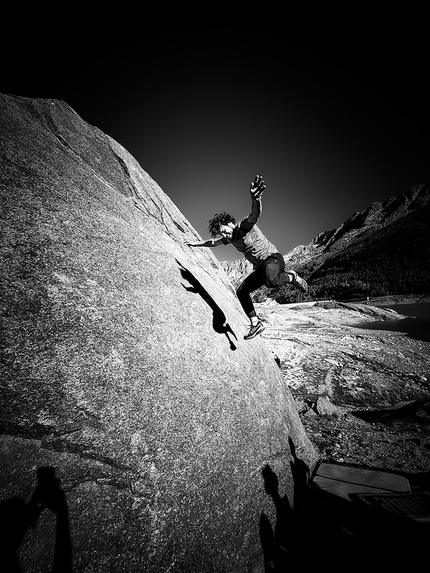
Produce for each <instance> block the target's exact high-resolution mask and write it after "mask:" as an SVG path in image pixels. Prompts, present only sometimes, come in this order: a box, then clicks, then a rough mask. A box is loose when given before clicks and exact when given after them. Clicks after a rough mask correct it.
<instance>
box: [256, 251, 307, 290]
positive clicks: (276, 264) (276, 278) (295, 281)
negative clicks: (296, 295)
mask: <svg viewBox="0 0 430 573" xmlns="http://www.w3.org/2000/svg"><path fill="white" fill-rule="evenodd" d="M264 269H265V285H266V286H267V287H269V288H274V287H279V286H282V285H286V284H292V285H293V286H294V287H296V288H298V289H300V290H301V291H303V292H307V290H308V284H307V282H306V281H305V279H303V278H302V277H299V275H298V274H297V273H296V271H285V262H284V257H283V256H282V255H281V254H279V253H277V254H275V255H272V256H271V257H269V258H268V259H267V261H266V262H265V264H264Z"/></svg>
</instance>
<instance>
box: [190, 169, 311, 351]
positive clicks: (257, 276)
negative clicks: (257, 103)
mask: <svg viewBox="0 0 430 573" xmlns="http://www.w3.org/2000/svg"><path fill="white" fill-rule="evenodd" d="M265 189H266V184H265V183H264V180H263V178H262V177H261V175H257V176H256V177H255V180H254V181H253V182H252V183H251V186H250V194H251V200H252V210H251V214H250V215H249V216H248V217H244V218H243V219H241V220H240V221H239V222H238V223H236V220H235V218H234V217H232V216H231V215H229V214H228V213H217V214H216V215H214V217H212V219H210V220H209V226H208V231H209V233H210V235H211V236H212V237H213V238H212V239H208V240H207V241H203V242H201V243H187V245H188V246H190V247H218V246H220V245H229V244H231V245H233V246H234V247H235V248H236V249H237V250H238V251H239V252H241V253H243V255H244V256H245V258H246V259H247V260H248V261H249V262H250V263H252V265H253V267H254V268H253V271H252V272H251V274H250V275H248V276H247V277H246V278H245V280H244V281H243V282H242V284H241V285H240V286H239V288H238V289H237V293H236V294H237V297H238V299H239V301H240V303H241V305H242V308H243V310H244V311H245V313H246V315H247V316H248V317H249V319H250V322H251V326H250V330H249V332H248V334H246V335H245V336H244V338H245V340H249V339H250V338H254V336H256V335H257V334H260V333H261V332H262V331H263V330H264V325H263V323H262V322H261V320H260V319H259V318H258V316H257V314H256V312H255V308H254V304H253V302H252V300H251V296H250V294H251V293H252V292H253V291H255V290H257V289H258V288H260V287H261V286H263V285H266V286H267V287H269V288H275V287H279V286H282V285H285V284H292V285H293V286H294V287H297V288H299V289H301V290H302V291H304V292H306V291H307V290H308V285H307V283H306V281H305V280H304V279H303V278H301V277H300V276H299V275H298V274H297V273H296V272H295V271H292V270H289V271H285V262H284V257H283V256H282V255H281V254H280V253H279V252H278V250H277V248H276V247H275V246H274V245H273V244H272V243H271V242H270V241H268V240H267V239H266V237H265V236H264V235H263V233H262V232H261V231H260V229H259V228H258V226H257V221H258V219H259V218H260V215H261V212H262V204H261V196H262V194H263V192H264V190H265ZM217 235H221V237H220V238H218V239H217V238H215V237H216V236H217Z"/></svg>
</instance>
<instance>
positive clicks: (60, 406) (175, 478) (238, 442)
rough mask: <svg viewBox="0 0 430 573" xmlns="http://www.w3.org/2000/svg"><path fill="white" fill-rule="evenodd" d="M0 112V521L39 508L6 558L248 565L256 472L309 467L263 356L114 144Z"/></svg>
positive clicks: (59, 120) (6, 104)
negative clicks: (294, 457)
mask: <svg viewBox="0 0 430 573" xmlns="http://www.w3.org/2000/svg"><path fill="white" fill-rule="evenodd" d="M0 106H1V108H0V153H1V168H0V169H1V180H0V185H1V187H0V188H1V200H2V240H1V253H2V268H1V273H0V281H1V311H2V348H1V353H2V354H1V370H2V376H1V379H2V385H1V403H2V411H1V437H0V455H1V464H2V468H3V471H2V476H1V478H0V480H1V499H0V501H1V502H2V505H1V515H0V518H1V519H3V522H4V521H5V519H6V518H5V516H7V515H9V514H8V513H7V511H6V509H7V508H8V507H9V508H10V504H11V503H12V501H13V500H15V502H16V503H18V502H19V504H21V505H20V507H21V509H22V511H21V513H19V512H18V513H17V512H15V514H14V515H15V517H14V519H15V522H17V521H19V516H20V515H21V516H23V515H24V513H25V512H24V510H23V507H24V503H27V502H29V500H30V498H31V496H32V495H33V494H34V495H33V498H32V501H31V502H30V504H29V505H28V506H27V508H26V511H27V513H28V512H30V511H32V510H33V509H34V507H35V506H37V503H38V502H40V503H39V505H38V506H37V507H38V509H39V510H40V509H43V508H45V509H43V511H42V513H41V514H40V518H39V520H38V522H37V526H36V527H35V529H33V530H28V531H27V532H26V533H25V535H24V534H22V535H21V536H20V535H18V534H17V536H16V537H15V538H14V542H16V544H17V545H19V544H20V543H21V546H20V550H19V551H18V552H17V554H16V556H15V555H14V553H13V547H12V546H10V547H9V548H6V550H5V551H8V550H9V559H10V561H11V562H12V561H14V560H15V559H16V560H17V561H18V563H19V564H20V566H21V568H22V570H23V571H26V572H31V571H39V570H51V569H50V568H52V560H53V559H54V553H55V555H56V558H58V546H59V544H60V541H62V543H63V547H68V548H69V551H65V552H63V554H62V555H63V559H65V557H64V555H66V556H67V555H69V558H68V561H67V563H65V564H63V568H62V569H61V570H62V571H67V570H72V569H73V571H115V572H121V571H126V572H127V573H131V572H134V571H136V572H137V571H139V572H140V573H142V572H145V571H148V572H149V571H159V572H162V571H170V572H176V571H187V572H189V571H200V572H204V571H217V572H223V571H235V572H239V571H247V570H249V569H250V568H251V570H256V569H255V568H257V569H258V567H259V564H260V563H262V551H261V544H260V538H259V519H260V515H261V512H263V511H264V513H265V514H266V516H268V518H269V519H270V520H272V522H273V525H274V520H275V518H276V512H275V508H274V507H273V504H272V503H271V500H270V499H269V498H268V496H267V494H266V493H265V491H264V485H263V479H262V476H261V469H262V468H263V467H264V466H265V465H266V464H269V465H270V467H271V468H272V470H273V471H274V472H276V473H277V475H278V478H279V483H280V493H281V494H282V495H287V496H288V497H289V498H290V499H292V497H293V493H294V492H293V490H294V483H293V478H292V475H291V470H290V461H291V447H290V445H291V443H294V447H295V450H296V451H297V452H299V453H300V457H301V459H302V460H303V461H304V462H305V463H306V464H307V465H308V466H309V467H310V466H312V465H313V464H314V462H315V460H316V454H315V450H314V449H313V447H312V445H311V444H310V442H309V440H308V438H307V436H306V434H305V432H304V429H303V426H302V425H301V423H300V420H299V417H298V414H297V411H296V408H295V406H294V402H293V400H292V397H291V394H290V392H289V390H288V388H287V386H286V384H285V383H284V381H283V379H282V376H281V373H280V371H279V368H278V366H277V365H276V363H275V361H274V360H273V356H272V355H271V353H270V352H269V351H268V349H267V348H266V347H265V344H264V342H262V340H261V339H260V340H252V341H249V342H245V341H244V340H243V335H244V334H245V332H246V327H247V324H246V319H245V317H244V316H243V313H242V311H241V308H240V306H239V304H238V301H237V299H236V297H235V295H234V291H233V288H232V286H231V283H230V282H229V280H228V279H227V277H226V275H225V273H224V271H223V270H222V269H221V268H220V267H219V265H218V263H217V262H216V259H215V258H214V257H213V255H212V254H211V253H210V251H209V250H198V249H190V248H189V247H187V246H186V245H185V243H186V242H187V241H193V240H196V239H200V238H199V236H198V235H197V233H196V232H195V231H194V229H193V228H192V227H191V225H190V224H189V223H188V221H187V220H186V219H185V218H184V217H183V216H182V214H181V213H180V212H179V211H178V209H177V208H176V207H175V205H173V203H172V202H171V201H170V200H169V198H168V197H167V196H166V195H165V194H164V193H163V191H162V190H161V189H160V188H159V187H158V185H157V184H156V183H155V182H154V181H153V180H152V179H151V178H150V177H149V176H148V174H147V173H145V172H144V171H143V170H142V168H141V167H140V166H139V164H138V163H137V162H136V160H135V159H134V158H133V157H132V156H131V155H130V154H129V153H128V152H127V151H126V150H125V149H124V148H123V147H121V146H120V145H119V144H118V143H117V142H115V141H114V140H112V139H111V138H110V137H108V136H107V135H105V134H104V133H102V132H101V131H100V130H99V129H97V128H95V127H92V126H90V125H89V124H87V123H86V122H85V121H83V120H82V119H81V118H80V117H79V116H78V115H77V114H76V113H75V112H74V111H73V110H72V109H71V108H70V107H69V106H68V105H67V104H65V103H63V102H60V101H55V100H31V99H27V98H20V97H14V96H5V95H1V96H0ZM40 468H45V469H42V470H41V469H40ZM54 472H55V477H54V475H53V474H54ZM58 479H59V480H60V481H59V482H58V481H56V480H58ZM37 484H38V487H37V488H36V485H37ZM32 508H33V509H32ZM66 510H68V511H66ZM17 516H18V517H17ZM33 517H34V515H33ZM23 519H24V518H23ZM15 522H14V523H15ZM24 522H25V520H24V521H23V523H24ZM56 523H57V529H56V527H55V524H56ZM3 525H5V523H3ZM18 525H19V526H20V527H23V525H22V523H20V524H18ZM5 527H6V529H7V528H8V523H7V522H6V525H5ZM25 529H26V528H25V527H24V528H23V531H25ZM12 534H13V531H12V533H11V535H12ZM60 534H61V535H60ZM60 537H61V539H60ZM55 542H56V543H57V546H56V547H57V549H54V545H55ZM60 545H61V544H60ZM71 562H73V567H71Z"/></svg>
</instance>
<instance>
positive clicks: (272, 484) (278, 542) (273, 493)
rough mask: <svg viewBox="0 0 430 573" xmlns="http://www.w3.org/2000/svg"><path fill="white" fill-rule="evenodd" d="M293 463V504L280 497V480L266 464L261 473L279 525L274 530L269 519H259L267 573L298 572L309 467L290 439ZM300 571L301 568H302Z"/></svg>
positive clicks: (265, 516) (284, 497)
mask: <svg viewBox="0 0 430 573" xmlns="http://www.w3.org/2000/svg"><path fill="white" fill-rule="evenodd" d="M288 441H289V445H290V450H291V456H292V461H291V462H290V465H291V474H292V477H293V483H294V504H293V506H291V504H290V502H289V500H288V497H287V496H286V495H285V496H282V497H281V495H280V494H279V482H278V476H277V475H276V473H275V472H274V471H273V470H272V468H271V467H270V466H269V465H268V464H267V465H265V466H264V468H263V470H262V472H261V473H262V476H263V480H264V489H265V491H266V493H267V494H268V495H269V496H270V497H271V498H272V501H273V503H274V505H275V509H276V524H275V529H274V530H273V527H272V524H271V523H270V520H269V518H268V517H267V515H266V514H265V513H264V512H263V513H262V514H261V516H260V539H261V545H262V549H263V556H264V568H265V572H269V571H289V570H295V568H296V567H297V566H298V563H297V557H296V551H295V548H294V543H295V539H294V537H295V524H296V514H297V511H298V509H299V508H300V506H301V504H302V503H303V500H304V497H305V495H306V490H307V487H308V481H309V474H310V472H309V467H308V466H307V464H306V463H305V462H304V461H303V460H301V459H299V458H298V457H297V454H296V448H295V446H294V442H293V440H292V439H291V438H288ZM299 569H300V567H299Z"/></svg>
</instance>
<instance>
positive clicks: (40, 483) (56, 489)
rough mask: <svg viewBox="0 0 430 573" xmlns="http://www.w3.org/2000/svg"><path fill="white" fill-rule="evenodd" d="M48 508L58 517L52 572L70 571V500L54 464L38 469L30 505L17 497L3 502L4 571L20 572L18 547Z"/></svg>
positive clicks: (0, 541) (0, 547)
mask: <svg viewBox="0 0 430 573" xmlns="http://www.w3.org/2000/svg"><path fill="white" fill-rule="evenodd" d="M45 509H49V510H51V511H52V512H54V513H55V514H56V517H57V526H56V539H55V548H54V561H53V568H52V573H71V571H72V566H73V557H72V544H71V539H70V528H69V518H68V508H67V502H66V497H65V494H64V491H63V490H62V489H61V488H60V480H59V479H57V478H56V477H55V469H54V468H52V467H40V468H38V470H37V485H36V488H35V490H34V493H33V495H32V496H31V498H30V501H29V502H28V503H27V504H26V503H25V502H24V501H23V500H22V499H16V498H13V499H10V500H7V501H5V502H3V503H1V504H0V559H1V570H2V571H3V572H4V573H9V572H10V573H20V567H19V562H18V556H17V554H18V551H19V548H20V546H21V544H22V541H23V539H24V536H25V534H26V532H27V531H28V529H30V527H33V528H35V527H36V525H37V522H38V520H39V518H40V516H41V514H42V512H43V511H44V510H45Z"/></svg>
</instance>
